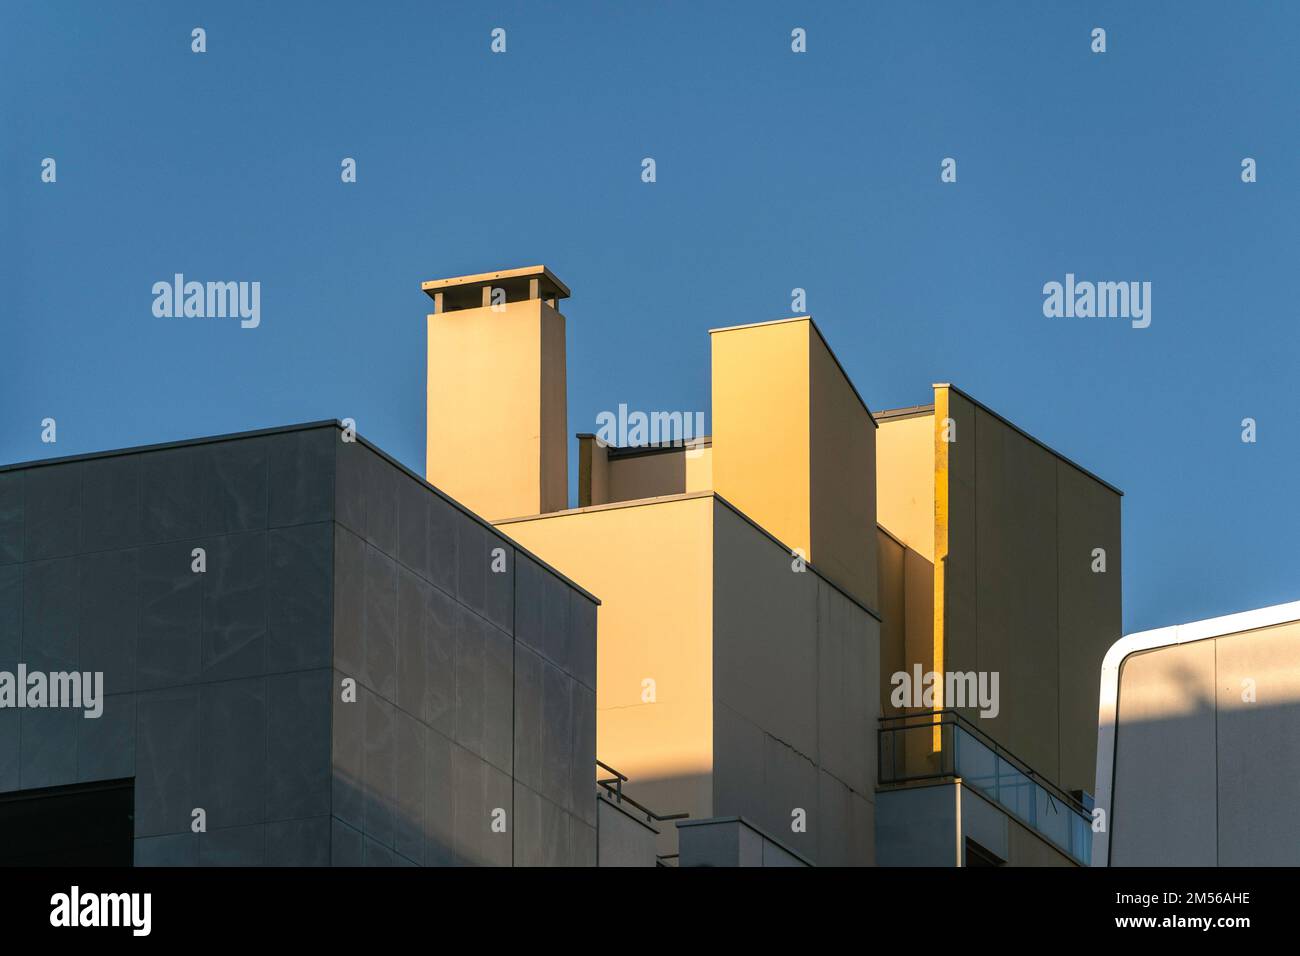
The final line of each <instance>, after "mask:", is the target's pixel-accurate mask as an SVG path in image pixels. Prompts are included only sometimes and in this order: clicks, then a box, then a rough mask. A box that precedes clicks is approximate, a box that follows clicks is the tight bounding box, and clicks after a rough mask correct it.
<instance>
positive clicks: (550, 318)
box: [426, 299, 569, 519]
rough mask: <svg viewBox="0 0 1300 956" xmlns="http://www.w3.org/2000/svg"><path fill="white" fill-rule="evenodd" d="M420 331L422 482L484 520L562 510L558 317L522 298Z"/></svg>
mask: <svg viewBox="0 0 1300 956" xmlns="http://www.w3.org/2000/svg"><path fill="white" fill-rule="evenodd" d="M428 327H429V342H428V415H427V418H426V421H427V445H426V477H427V478H428V480H429V482H430V483H431V484H433V485H435V486H437V487H438V488H441V489H442V490H443V491H445V492H446V493H447V494H449V495H451V496H452V497H453V498H455V499H456V500H457V501H460V502H462V503H463V504H465V505H466V506H468V507H469V508H471V509H473V510H474V511H475V512H477V513H478V514H480V515H483V516H484V517H485V518H489V519H492V518H508V517H514V516H516V515H531V514H538V513H539V512H543V511H558V510H561V509H563V508H565V507H567V505H568V480H569V478H568V454H567V435H566V433H567V428H568V426H567V416H566V412H565V397H566V393H565V387H566V386H565V361H564V349H565V331H564V316H563V315H562V314H561V313H560V312H558V311H556V310H555V309H553V308H552V307H551V306H549V305H548V304H547V303H546V302H545V301H543V300H541V299H531V300H530V299H525V300H523V301H517V302H507V303H505V304H503V305H501V306H498V307H492V306H488V307H480V308H470V309H460V310H458V311H451V312H444V313H435V314H431V315H430V316H429V317H428Z"/></svg>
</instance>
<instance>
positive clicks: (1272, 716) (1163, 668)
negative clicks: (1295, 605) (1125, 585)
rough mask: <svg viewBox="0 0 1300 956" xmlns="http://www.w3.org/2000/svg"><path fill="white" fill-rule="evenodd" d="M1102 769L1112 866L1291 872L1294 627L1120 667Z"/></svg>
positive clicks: (1296, 764)
mask: <svg viewBox="0 0 1300 956" xmlns="http://www.w3.org/2000/svg"><path fill="white" fill-rule="evenodd" d="M1247 680H1249V681H1253V691H1254V696H1255V699H1254V701H1253V702H1252V701H1247V700H1244V699H1243V693H1244V692H1245V691H1246V689H1247V686H1246V685H1245V683H1244V682H1245V681H1247ZM1114 760H1115V768H1114V781H1115V782H1114V795H1113V797H1112V811H1111V817H1110V828H1111V845H1110V859H1111V863H1112V865H1115V866H1138V865H1141V866H1215V865H1219V866H1297V865H1300V822H1298V818H1297V815H1296V809H1295V807H1296V800H1297V798H1298V797H1300V623H1296V622H1292V623H1288V624H1281V625H1276V626H1273V627H1267V628H1261V629H1258V630H1253V631H1246V632H1243V633H1238V634H1230V635H1225V636H1223V637H1218V638H1207V639H1205V640H1199V641H1193V642H1189V643H1185V644H1175V645H1171V646H1168V647H1161V648H1156V649H1153V650H1149V651H1143V652H1139V653H1135V654H1132V655H1131V656H1129V657H1128V658H1127V659H1126V660H1125V661H1124V663H1123V666H1122V668H1121V671H1120V683H1119V703H1118V711H1117V722H1116V734H1115V755H1114Z"/></svg>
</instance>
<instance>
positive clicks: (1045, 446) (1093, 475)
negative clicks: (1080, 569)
mask: <svg viewBox="0 0 1300 956" xmlns="http://www.w3.org/2000/svg"><path fill="white" fill-rule="evenodd" d="M931 387H932V388H948V389H952V391H954V392H956V393H957V394H958V395H960V396H961V397H962V398H964V399H966V401H968V402H970V403H971V404H972V405H974V406H976V407H977V408H979V409H982V410H983V411H985V412H987V413H988V414H990V415H992V416H993V417H994V418H996V419H997V420H998V421H1000V422H1001V423H1002V424H1004V425H1006V426H1007V427H1008V428H1011V429H1014V430H1015V431H1016V432H1018V433H1019V434H1021V435H1023V436H1024V437H1025V438H1028V439H1029V440H1030V441H1031V442H1033V443H1034V444H1035V445H1037V446H1038V447H1039V448H1041V449H1043V450H1044V451H1046V452H1048V453H1050V454H1052V455H1054V456H1055V457H1057V458H1059V459H1060V460H1061V461H1063V462H1065V463H1066V464H1067V465H1069V466H1070V467H1071V468H1073V469H1074V470H1075V471H1078V472H1080V473H1082V474H1084V475H1087V476H1088V477H1089V478H1091V479H1092V480H1093V481H1095V482H1097V484H1099V485H1104V486H1105V487H1106V488H1107V489H1109V490H1110V491H1113V492H1115V494H1117V495H1119V496H1120V497H1121V498H1122V497H1123V496H1124V492H1122V491H1120V490H1119V489H1118V488H1116V487H1115V486H1114V485H1112V484H1111V483H1110V482H1109V481H1107V480H1106V479H1105V478H1102V477H1101V476H1100V475H1098V474H1096V473H1094V472H1091V471H1089V470H1088V469H1087V468H1084V467H1083V466H1082V465H1080V464H1079V463H1078V462H1077V461H1075V460H1074V459H1072V458H1067V457H1066V456H1065V455H1062V454H1061V453H1060V452H1059V451H1057V450H1056V449H1055V448H1053V447H1052V446H1051V445H1049V444H1047V442H1045V441H1043V440H1042V439H1039V438H1035V437H1034V436H1033V435H1031V434H1029V432H1027V431H1025V430H1024V429H1023V428H1021V427H1020V426H1019V425H1017V424H1016V423H1015V422H1013V421H1012V420H1011V419H1009V418H1007V417H1006V416H1005V415H1002V414H1000V413H999V412H996V411H994V410H993V409H991V408H989V406H987V405H985V404H984V403H983V402H981V401H980V400H979V399H978V398H976V397H975V396H973V395H971V394H970V393H969V392H966V391H963V390H962V389H960V388H958V387H957V386H956V385H954V384H952V383H951V382H935V383H934V385H933V386H931Z"/></svg>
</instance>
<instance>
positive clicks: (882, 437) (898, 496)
mask: <svg viewBox="0 0 1300 956" xmlns="http://www.w3.org/2000/svg"><path fill="white" fill-rule="evenodd" d="M876 521H877V523H879V524H880V525H881V526H882V527H884V528H886V529H888V531H889V533H890V534H892V535H893V536H894V537H896V538H897V539H898V540H899V541H901V542H903V543H904V544H905V545H907V546H908V547H909V548H912V549H913V550H914V551H916V552H917V553H918V554H920V555H921V556H922V557H924V558H925V559H926V560H927V561H930V562H931V563H933V562H934V412H933V411H931V412H928V413H921V414H917V415H913V416H909V417H900V418H887V419H884V420H882V421H881V422H880V427H879V428H878V429H877V430H876Z"/></svg>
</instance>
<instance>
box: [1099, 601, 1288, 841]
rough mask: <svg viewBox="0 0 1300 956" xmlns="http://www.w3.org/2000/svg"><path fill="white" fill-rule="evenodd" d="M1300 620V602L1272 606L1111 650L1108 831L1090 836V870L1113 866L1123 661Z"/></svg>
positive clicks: (1107, 670) (1105, 695)
mask: <svg viewBox="0 0 1300 956" xmlns="http://www.w3.org/2000/svg"><path fill="white" fill-rule="evenodd" d="M1293 621H1300V601H1293V602H1291V603H1290V604H1274V605H1273V606H1272V607H1261V608H1258V609H1257V610H1254V611H1242V612H1241V613H1240V614H1228V615H1225V616H1224V617H1211V618H1207V619H1206V620H1204V621H1192V622H1191V623H1189V624H1176V625H1174V626H1173V627H1158V628H1156V629H1155V630H1152V631H1139V632H1137V633H1136V634H1127V635H1125V636H1124V637H1121V638H1120V639H1119V640H1118V641H1116V642H1115V643H1114V644H1112V645H1111V648H1110V650H1109V651H1107V652H1106V657H1105V659H1104V660H1103V661H1102V662H1101V699H1100V701H1099V702H1098V706H1097V794H1096V799H1095V806H1098V807H1101V808H1102V809H1103V810H1105V812H1106V818H1105V819H1106V829H1105V830H1103V831H1102V832H1100V833H1094V834H1093V835H1092V865H1093V866H1109V865H1110V831H1111V825H1112V823H1113V820H1112V818H1111V817H1112V815H1111V797H1112V793H1113V789H1114V782H1115V781H1114V774H1115V716H1116V711H1117V709H1118V706H1119V673H1120V669H1121V668H1122V667H1123V666H1124V661H1125V659H1126V658H1127V657H1128V656H1129V655H1130V654H1135V653H1137V652H1138V651H1149V650H1151V649H1153V648H1156V647H1171V646H1172V645H1174V644H1187V643H1189V642H1191V641H1204V640H1207V639H1209V638H1212V637H1224V636H1226V635H1228V634H1238V633H1240V632H1242V631H1255V630H1258V629H1260V628H1262V627H1273V626H1275V625H1277V624H1290V623H1291V622H1293Z"/></svg>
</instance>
